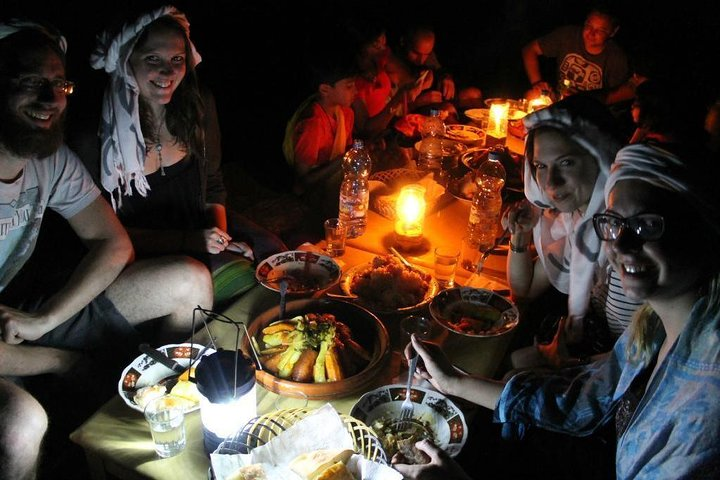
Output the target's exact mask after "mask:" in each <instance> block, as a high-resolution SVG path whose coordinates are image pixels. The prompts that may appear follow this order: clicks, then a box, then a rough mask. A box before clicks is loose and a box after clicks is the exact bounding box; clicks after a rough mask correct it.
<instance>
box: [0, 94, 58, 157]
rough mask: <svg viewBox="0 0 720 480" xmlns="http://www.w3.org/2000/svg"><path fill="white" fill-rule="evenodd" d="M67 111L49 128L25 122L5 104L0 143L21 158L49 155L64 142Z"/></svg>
mask: <svg viewBox="0 0 720 480" xmlns="http://www.w3.org/2000/svg"><path fill="white" fill-rule="evenodd" d="M65 113H66V112H63V113H62V114H61V115H60V116H58V117H57V119H56V120H55V122H53V124H52V126H51V127H50V128H49V129H44V128H37V127H34V126H32V125H29V124H28V123H27V122H24V121H23V120H22V119H21V118H19V117H18V115H17V113H15V112H12V111H9V109H8V108H7V105H5V106H4V107H2V111H1V112H0V145H2V146H3V147H4V148H5V149H6V150H7V151H8V152H9V153H11V154H13V155H15V156H18V157H20V158H32V159H38V158H45V157H49V156H50V155H52V154H53V153H55V152H56V151H57V150H58V148H60V146H61V145H62V143H63V139H64V135H63V133H64V130H65V116H66V115H65Z"/></svg>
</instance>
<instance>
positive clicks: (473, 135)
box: [445, 124, 485, 145]
mask: <svg viewBox="0 0 720 480" xmlns="http://www.w3.org/2000/svg"><path fill="white" fill-rule="evenodd" d="M445 136H446V137H448V138H450V139H451V140H455V141H458V142H463V143H465V144H469V145H473V144H475V143H477V142H479V141H480V140H483V138H484V137H485V135H484V133H483V131H482V129H480V128H478V127H474V126H472V125H461V124H452V125H447V126H446V127H445Z"/></svg>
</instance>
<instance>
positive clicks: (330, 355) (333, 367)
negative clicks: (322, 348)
mask: <svg viewBox="0 0 720 480" xmlns="http://www.w3.org/2000/svg"><path fill="white" fill-rule="evenodd" d="M325 371H326V372H327V379H328V382H337V381H338V380H342V379H343V378H345V376H344V375H343V371H342V367H341V366H340V360H339V359H338V357H337V351H336V350H335V346H334V345H333V346H332V347H330V348H329V349H328V352H327V355H326V356H325Z"/></svg>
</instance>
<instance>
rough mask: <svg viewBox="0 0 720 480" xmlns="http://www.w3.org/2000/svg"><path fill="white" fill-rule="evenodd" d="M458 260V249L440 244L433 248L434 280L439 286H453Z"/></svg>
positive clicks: (443, 287)
mask: <svg viewBox="0 0 720 480" xmlns="http://www.w3.org/2000/svg"><path fill="white" fill-rule="evenodd" d="M459 260H460V249H459V248H457V247H449V246H440V247H437V248H436V249H435V280H437V282H438V285H439V286H440V288H442V289H445V288H452V287H453V286H455V270H456V269H457V264H458V261H459Z"/></svg>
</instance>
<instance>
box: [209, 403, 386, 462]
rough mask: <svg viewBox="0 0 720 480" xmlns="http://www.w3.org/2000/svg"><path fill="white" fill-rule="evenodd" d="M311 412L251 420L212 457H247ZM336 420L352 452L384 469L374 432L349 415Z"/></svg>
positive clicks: (297, 411) (294, 410)
mask: <svg viewBox="0 0 720 480" xmlns="http://www.w3.org/2000/svg"><path fill="white" fill-rule="evenodd" d="M313 411H314V410H312V409H307V408H291V409H286V410H276V411H274V412H272V413H268V414H265V415H260V416H258V417H255V418H253V419H252V420H250V421H249V422H248V423H247V424H246V425H245V426H244V427H243V428H242V429H241V430H240V431H239V432H238V433H237V434H235V435H233V436H232V437H229V438H227V439H226V440H225V441H223V442H222V443H221V444H220V446H219V447H218V449H217V451H216V452H215V453H228V454H232V453H247V452H249V451H250V450H252V449H253V448H255V447H259V446H261V445H265V444H266V443H267V442H269V441H270V440H271V439H272V438H274V437H277V436H278V435H280V434H281V433H282V432H284V431H285V430H287V429H288V428H289V427H291V426H292V425H293V424H295V422H297V421H298V420H300V419H302V418H305V416H306V415H308V414H310V413H312V412H313ZM340 418H341V419H342V421H343V423H344V425H345V428H347V431H348V433H350V436H351V437H352V439H353V447H354V450H355V451H356V452H357V453H359V454H360V455H362V456H363V457H365V458H367V459H368V460H371V461H374V462H378V463H382V464H384V465H387V456H386V455H385V450H383V448H382V444H381V443H380V440H379V439H378V438H377V436H376V435H375V432H374V431H373V430H372V429H371V428H370V427H368V426H367V425H365V424H364V423H363V422H361V421H360V420H358V419H356V418H353V417H351V416H349V415H345V414H343V413H341V414H340Z"/></svg>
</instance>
